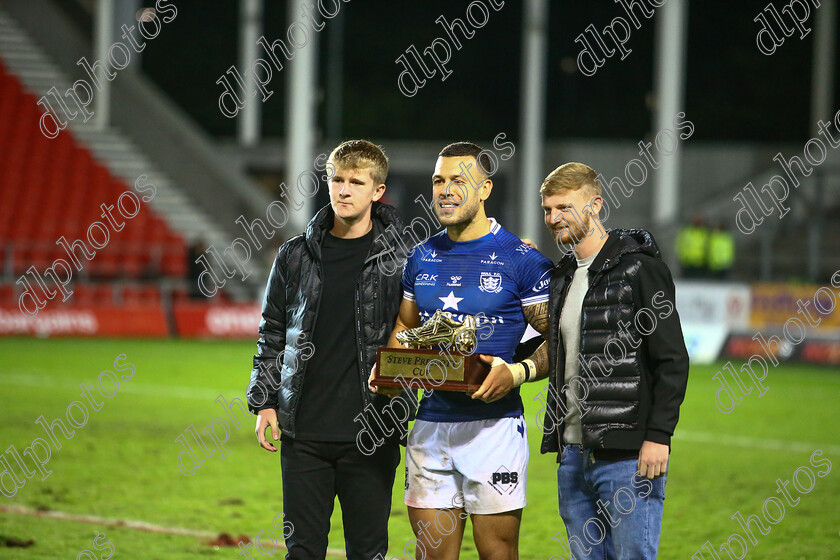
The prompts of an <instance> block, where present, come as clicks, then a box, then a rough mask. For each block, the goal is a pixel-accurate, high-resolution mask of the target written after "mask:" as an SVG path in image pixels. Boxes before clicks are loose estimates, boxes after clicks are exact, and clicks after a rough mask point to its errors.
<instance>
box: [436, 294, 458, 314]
mask: <svg viewBox="0 0 840 560" xmlns="http://www.w3.org/2000/svg"><path fill="white" fill-rule="evenodd" d="M438 299H439V300H440V301H442V302H443V311H445V310H447V309H454V310H455V311H459V309H458V302H459V301H461V300H462V299H464V298H462V297H455V292H453V291H452V290H449V295H448V296H446V297H438Z"/></svg>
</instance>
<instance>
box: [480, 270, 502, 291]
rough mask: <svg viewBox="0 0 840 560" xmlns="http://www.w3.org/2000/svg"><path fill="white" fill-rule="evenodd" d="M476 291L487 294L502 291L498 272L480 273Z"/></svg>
mask: <svg viewBox="0 0 840 560" xmlns="http://www.w3.org/2000/svg"><path fill="white" fill-rule="evenodd" d="M478 289H479V290H481V291H482V292H486V293H488V294H498V293H499V292H501V291H502V274H501V273H499V272H482V273H481V278H479V280H478Z"/></svg>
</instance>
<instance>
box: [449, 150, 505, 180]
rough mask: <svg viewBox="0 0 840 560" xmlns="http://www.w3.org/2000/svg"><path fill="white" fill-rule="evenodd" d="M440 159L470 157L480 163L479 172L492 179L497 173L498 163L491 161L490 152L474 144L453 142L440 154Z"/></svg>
mask: <svg viewBox="0 0 840 560" xmlns="http://www.w3.org/2000/svg"><path fill="white" fill-rule="evenodd" d="M438 156H440V157H467V156H470V157H472V158H473V159H475V161H476V162H477V163H478V167H479V171H480V172H481V173H482V174H483V175H484V176H485V177H488V178H489V177H490V176H491V175H493V174H494V173H495V172H496V169H497V168H498V162H493V161H492V160H491V156H490V152H488V151H487V150H485V149H484V148H482V147H481V146H479V145H478V144H473V143H472V142H453V143H452V144H449V145H448V146H446V147H445V148H444V149H442V150H441V151H440V153H439V154H438Z"/></svg>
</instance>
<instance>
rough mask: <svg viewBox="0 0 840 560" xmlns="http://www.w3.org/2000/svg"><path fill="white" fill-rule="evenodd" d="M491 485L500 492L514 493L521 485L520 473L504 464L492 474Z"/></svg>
mask: <svg viewBox="0 0 840 560" xmlns="http://www.w3.org/2000/svg"><path fill="white" fill-rule="evenodd" d="M489 482H490V486H492V487H493V489H494V490H495V491H496V492H498V493H499V494H502V495H504V494H512V493H513V491H514V490H516V488H517V487H518V486H519V473H518V472H516V471H510V470H508V468H507V467H505V466H504V465H502V466H501V467H499V468H498V469H496V472H494V473H493V474H492V475H490V480H489Z"/></svg>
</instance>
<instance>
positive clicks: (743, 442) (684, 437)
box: [674, 428, 840, 455]
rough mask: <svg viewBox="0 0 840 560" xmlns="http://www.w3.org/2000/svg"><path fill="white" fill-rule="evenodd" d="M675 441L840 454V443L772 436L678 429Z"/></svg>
mask: <svg viewBox="0 0 840 560" xmlns="http://www.w3.org/2000/svg"><path fill="white" fill-rule="evenodd" d="M674 441H691V442H695V443H714V444H718V445H727V446H730V447H751V448H753V449H767V450H769V451H786V450H793V451H801V452H803V453H810V452H813V451H816V450H817V449H821V450H822V451H823V452H825V453H830V454H832V455H840V445H830V444H829V445H825V444H819V443H805V442H801V441H785V440H781V439H772V438H756V437H749V436H736V435H732V434H716V433H712V432H692V431H685V430H680V429H679V428H678V429H677V433H676V434H675V435H674Z"/></svg>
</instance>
